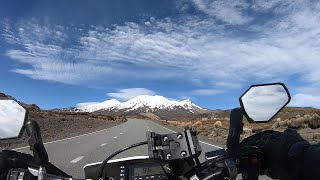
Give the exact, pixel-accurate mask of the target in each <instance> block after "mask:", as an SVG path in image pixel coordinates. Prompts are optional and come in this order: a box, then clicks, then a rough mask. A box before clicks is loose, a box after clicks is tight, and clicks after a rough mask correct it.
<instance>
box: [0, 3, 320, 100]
mask: <svg viewBox="0 0 320 180" xmlns="http://www.w3.org/2000/svg"><path fill="white" fill-rule="evenodd" d="M192 5H193V6H194V7H195V8H196V9H198V10H199V11H201V12H204V13H205V14H207V15H208V16H202V15H197V14H196V15H194V14H188V13H186V12H185V8H180V9H184V12H183V13H184V14H183V16H181V17H180V16H179V17H167V18H160V19H158V18H155V17H151V18H150V19H149V20H147V21H145V20H144V21H139V20H137V21H135V22H126V23H123V24H115V25H112V26H106V25H92V26H91V27H89V28H88V27H78V26H69V25H66V26H61V25H55V24H44V23H41V21H38V20H37V19H32V20H28V19H21V20H20V21H19V22H17V23H11V22H10V20H8V21H6V22H5V23H4V28H3V33H2V35H3V37H4V38H5V40H6V42H7V43H8V44H10V45H11V46H10V48H7V49H6V50H5V52H6V53H5V55H6V56H7V57H9V58H10V59H12V60H15V61H18V62H21V63H22V64H26V65H27V66H21V67H18V68H15V69H12V71H13V72H16V73H19V74H23V75H25V76H28V77H30V78H33V79H38V80H48V81H56V82H61V83H66V84H88V82H92V81H95V80H96V79H105V81H108V82H109V81H114V80H115V79H126V80H127V81H131V80H137V79H139V80H143V81H153V80H155V81H157V80H165V79H179V78H183V79H188V81H189V82H190V83H192V84H194V91H193V93H195V94H207V95H212V94H215V91H220V90H222V88H225V87H222V86H221V85H219V84H228V85H232V86H233V88H239V87H241V86H242V84H245V83H247V82H256V81H257V80H259V82H268V81H273V80H277V81H278V80H281V81H285V82H290V81H291V80H290V79H292V77H295V78H296V79H297V80H300V81H303V82H304V83H305V84H306V85H308V86H311V85H313V84H315V83H317V82H318V81H319V80H320V69H319V68H318V67H319V66H320V62H319V60H318V57H320V13H319V12H320V4H319V3H318V2H314V1H309V0H299V1H277V0H273V1H268V3H266V2H263V1H258V0H257V1H253V2H252V3H248V2H247V1H236V2H235V1H229V0H228V1H213V0H193V1H192V3H189V4H188V6H192ZM184 6H185V3H184ZM267 15H268V16H267ZM70 41H71V42H72V43H70ZM105 77H108V78H105ZM230 87H231V86H230ZM197 89H199V90H197ZM298 93H299V92H298ZM123 94H125V93H123V92H116V93H114V94H111V96H112V95H113V96H119V97H120V98H124V99H125V98H127V97H126V96H125V95H123ZM127 94H130V93H127ZM190 94H192V90H191V93H190ZM297 97H298V96H297Z"/></svg>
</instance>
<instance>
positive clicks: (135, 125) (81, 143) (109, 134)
mask: <svg viewBox="0 0 320 180" xmlns="http://www.w3.org/2000/svg"><path fill="white" fill-rule="evenodd" d="M147 130H150V131H153V132H156V133H159V134H166V133H172V132H173V131H172V130H170V129H167V128H165V127H163V126H161V125H159V124H156V123H154V122H152V121H147V120H140V119H129V120H128V121H127V122H126V123H123V124H120V125H118V126H115V127H112V128H108V129H105V130H101V131H97V132H93V133H89V134H84V135H81V136H76V137H71V138H67V139H62V140H58V141H53V142H47V143H45V147H46V149H47V151H48V154H49V161H50V162H51V163H53V164H54V165H56V166H57V167H59V168H60V169H62V170H63V171H65V172H67V173H68V174H70V175H72V176H73V177H77V178H84V172H83V166H84V165H86V164H89V163H95V162H101V161H103V160H104V159H105V158H106V157H108V156H109V155H110V154H112V153H113V152H115V151H116V150H119V149H121V148H123V147H125V146H128V145H131V144H134V143H138V142H142V141H146V131H147ZM200 143H201V147H202V151H203V153H202V154H201V156H200V161H203V160H204V152H208V151H213V150H216V149H218V148H219V147H218V146H215V145H212V144H209V143H206V142H203V141H201V142H200ZM16 150H17V151H20V152H24V153H30V154H31V152H30V150H29V147H22V148H17V149H16ZM147 155H148V152H147V146H146V145H145V146H141V147H137V148H134V149H131V150H129V151H126V152H123V153H121V154H119V155H118V156H116V157H115V158H114V159H117V158H123V157H130V156H147Z"/></svg>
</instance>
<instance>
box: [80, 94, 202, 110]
mask: <svg viewBox="0 0 320 180" xmlns="http://www.w3.org/2000/svg"><path fill="white" fill-rule="evenodd" d="M177 108H182V109H184V110H187V111H189V112H191V113H194V111H198V110H206V109H205V108H202V107H200V106H198V105H196V104H195V103H193V102H192V101H191V100H190V99H185V100H182V101H176V100H169V99H167V98H165V97H163V96H159V95H154V96H151V95H140V96H136V97H134V98H132V99H130V100H128V101H125V102H120V101H118V100H116V99H110V100H106V101H104V102H101V103H96V104H92V105H86V106H82V107H77V108H75V109H76V110H79V111H87V112H94V111H102V110H114V111H120V110H125V111H126V112H129V111H136V110H140V111H145V112H149V111H155V110H159V109H161V110H164V109H167V110H173V109H177Z"/></svg>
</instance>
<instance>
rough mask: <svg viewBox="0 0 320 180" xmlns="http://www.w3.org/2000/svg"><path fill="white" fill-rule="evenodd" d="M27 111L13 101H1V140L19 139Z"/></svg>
mask: <svg viewBox="0 0 320 180" xmlns="http://www.w3.org/2000/svg"><path fill="white" fill-rule="evenodd" d="M26 116H27V110H26V109H25V108H24V107H22V106H21V105H20V104H19V103H17V102H16V101H15V100H12V99H0V139H11V138H17V137H19V136H20V134H21V129H22V127H23V125H24V122H25V119H26Z"/></svg>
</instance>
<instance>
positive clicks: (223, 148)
mask: <svg viewBox="0 0 320 180" xmlns="http://www.w3.org/2000/svg"><path fill="white" fill-rule="evenodd" d="M155 124H158V123H155ZM158 125H159V126H160V127H163V128H165V129H166V130H169V131H171V132H174V133H177V132H176V131H174V130H171V129H169V128H166V127H164V126H161V125H160V124H158ZM199 142H200V143H203V144H206V145H208V146H212V147H215V148H219V149H224V148H223V147H220V146H216V145H213V144H210V143H207V142H203V141H199Z"/></svg>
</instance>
